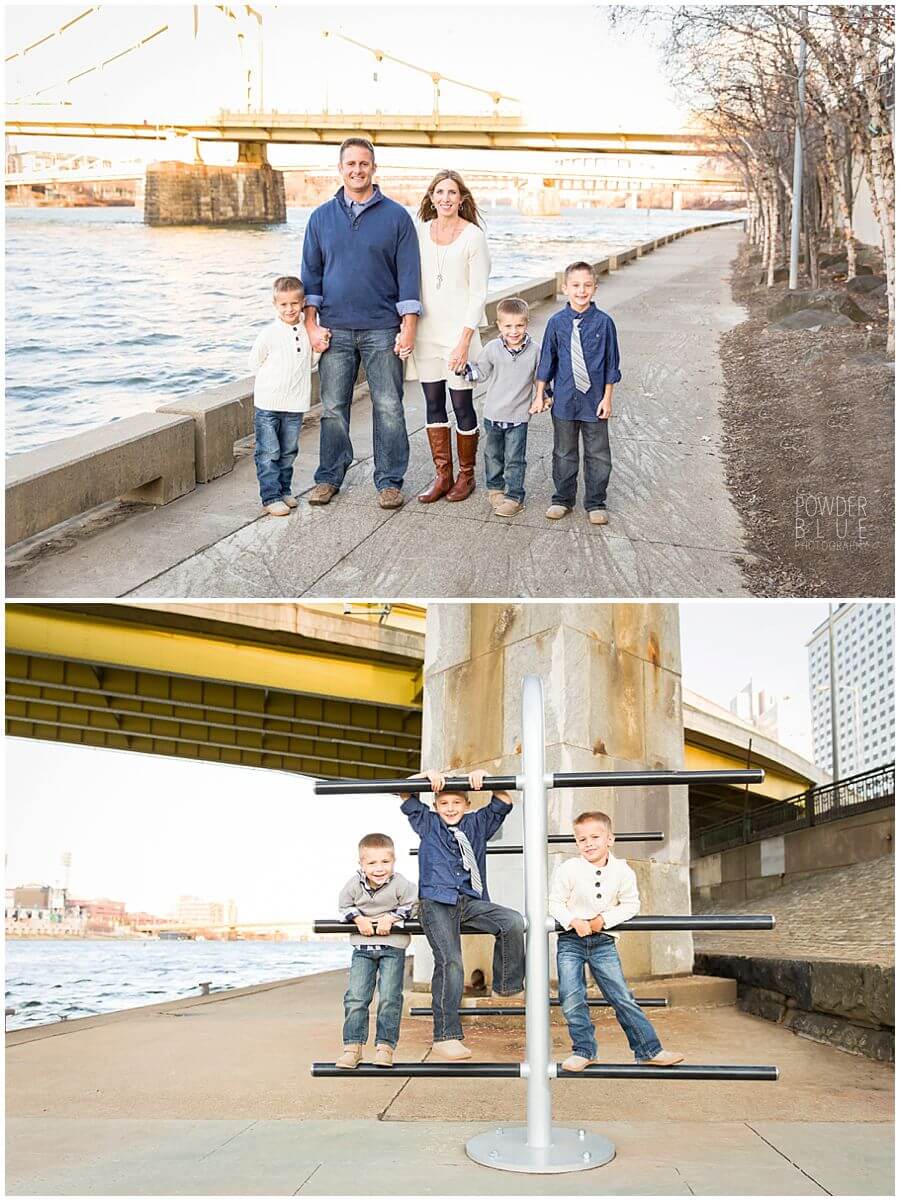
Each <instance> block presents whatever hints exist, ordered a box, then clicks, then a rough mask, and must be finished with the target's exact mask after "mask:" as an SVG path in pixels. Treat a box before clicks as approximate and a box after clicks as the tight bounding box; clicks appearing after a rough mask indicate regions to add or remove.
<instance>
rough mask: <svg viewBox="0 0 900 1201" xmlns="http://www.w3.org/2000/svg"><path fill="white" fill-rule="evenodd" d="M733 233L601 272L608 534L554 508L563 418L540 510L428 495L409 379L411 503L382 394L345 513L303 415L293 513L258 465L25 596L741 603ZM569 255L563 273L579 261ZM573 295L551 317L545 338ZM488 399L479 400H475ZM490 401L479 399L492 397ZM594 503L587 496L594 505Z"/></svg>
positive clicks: (538, 427)
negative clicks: (730, 468) (725, 453)
mask: <svg viewBox="0 0 900 1201" xmlns="http://www.w3.org/2000/svg"><path fill="white" fill-rule="evenodd" d="M741 236H742V235H741V233H740V231H739V230H738V229H737V228H736V227H735V226H721V227H718V228H713V229H710V230H705V231H702V232H700V233H696V234H691V235H690V237H686V238H680V239H678V240H677V241H675V242H673V243H670V244H669V245H667V246H663V247H661V248H660V249H659V250H657V251H655V252H654V253H653V254H652V255H649V256H647V257H646V258H641V259H638V260H636V261H634V262H632V263H629V264H627V265H626V266H625V267H623V268H622V269H620V270H619V271H617V272H614V273H612V274H611V275H604V276H602V277H601V281H600V286H599V288H598V291H597V296H596V303H597V304H598V305H599V306H600V307H601V308H603V309H606V310H607V311H609V312H610V313H611V314H612V315H613V317H614V318H615V321H616V325H617V327H618V331H619V342H620V350H621V355H622V372H623V379H622V382H621V384H619V385H618V386H617V387H616V390H615V397H614V414H613V418H612V423H611V428H610V438H611V442H612V447H613V475H612V480H611V484H610V492H609V517H610V521H609V525H608V526H602V527H599V526H591V525H590V524H589V523H588V520H587V517H586V515H585V513H584V510H583V509H582V508H580V507H579V508H577V509H576V510H575V511H574V512H573V513H571V514H570V515H569V516H567V517H565V518H563V519H562V520H561V521H558V522H550V521H548V520H547V519H546V518H545V516H544V512H545V510H546V508H547V505H548V504H549V501H550V495H551V491H552V483H551V478H550V462H551V450H552V426H551V421H550V418H549V415H546V414H545V415H542V416H540V417H537V418H535V419H534V420H533V421H532V423H531V426H530V429H529V438H528V470H527V473H526V490H527V494H528V495H527V499H526V507H525V510H524V512H523V513H521V514H519V515H518V516H517V517H514V518H512V519H503V518H499V517H495V516H494V515H493V514H492V512H491V509H490V506H489V505H488V502H487V498H486V493H485V490H484V476H483V467H482V462H483V460H482V456H481V455H480V454H479V460H478V477H477V480H478V488H477V490H476V492H475V493H474V495H473V496H471V497H470V498H469V499H468V500H466V501H464V502H462V503H459V504H448V503H446V502H444V501H439V502H437V503H436V504H433V505H421V504H418V503H417V502H416V499H415V497H416V494H417V493H418V492H419V491H421V489H423V488H424V487H426V486H427V484H428V483H429V482H430V480H431V479H432V475H433V471H432V464H431V458H430V454H429V451H428V444H427V440H426V437H425V428H424V421H425V417H424V404H423V401H422V397H421V389H420V387H419V385H418V384H410V385H408V387H407V425H408V427H409V430H410V443H411V445H410V466H409V471H408V473H407V477H406V483H405V487H404V494H405V496H406V498H407V503H406V505H405V507H404V508H403V509H400V510H398V511H385V510H382V509H379V508H378V505H377V503H376V496H375V491H374V488H373V486H372V459H371V455H372V432H371V403H370V402H369V400H368V398H367V397H363V398H361V399H359V400H357V401H355V402H354V406H353V415H352V422H351V429H352V436H353V444H354V449H355V451H356V454H357V456H358V462H357V463H356V464H355V465H354V466H353V467H351V469H350V471H349V473H348V475H347V478H346V481H345V484H344V487H343V488H342V490H341V492H340V494H339V495H338V496H337V497H336V498H335V500H333V501H332V503H331V504H330V505H329V506H328V507H327V508H324V509H322V508H320V509H315V508H311V507H310V506H309V505H307V504H306V503H305V501H303V500H302V494H303V493H304V492H306V491H308V490H309V489H310V488H311V487H312V476H313V472H314V471H315V468H316V465H317V461H318V435H319V430H318V426H319V417H318V413H313V414H311V415H310V418H309V419H308V420H307V422H306V423H305V425H304V433H303V435H302V438H301V450H300V456H299V458H298V467H297V469H296V471H295V490H297V491H298V493H300V494H301V504H300V507H299V509H298V510H296V511H295V512H294V513H293V514H292V516H291V517H290V518H280V519H279V518H272V517H265V516H261V510H260V508H259V504H258V494H257V489H256V478H255V472H254V467H253V462H252V460H251V459H249V458H244V459H241V460H239V461H238V463H237V465H236V467H235V470H234V471H232V472H231V473H230V474H229V475H227V476H223V477H221V478H220V479H217V480H215V481H213V482H212V483H210V484H207V485H202V486H200V487H198V488H197V489H196V490H195V491H194V492H193V493H191V494H190V495H188V496H186V497H183V498H182V499H180V500H177V501H173V502H172V503H171V504H169V505H166V506H164V507H162V508H160V509H156V510H152V511H142V512H138V513H135V514H132V515H129V516H127V517H125V518H124V519H117V518H116V517H115V515H114V514H111V513H107V514H105V515H104V514H94V515H92V516H91V517H90V518H85V519H80V520H79V521H75V522H72V523H69V525H68V526H66V527H60V528H59V529H58V531H56V532H55V533H54V535H52V536H50V537H49V538H44V539H37V540H35V542H34V543H33V544H31V545H30V546H29V547H26V548H22V549H19V550H17V551H16V552H15V554H14V555H13V556H12V558H11V559H10V560H9V563H8V569H7V591H8V594H9V595H10V596H12V597H16V596H34V597H40V596H57V597H63V596H82V597H83V596H96V597H114V596H115V597H118V596H143V597H163V596H169V597H191V596H217V597H260V598H262V597H303V596H346V597H371V596H409V597H414V596H430V597H435V596H444V597H456V596H458V597H469V596H495V597H506V596H522V597H528V596H536V597H557V596H572V597H578V596H610V597H631V596H712V597H717V596H743V595H747V586H746V584H745V581H744V577H743V573H742V570H741V561H742V560H745V559H746V557H747V556H746V551H745V547H744V543H743V534H742V527H741V520H740V515H739V514H738V513H737V511H736V510H735V508H734V506H733V505H732V502H731V500H730V498H729V495H728V492H727V489H726V485H725V478H724V471H723V464H722V460H721V458H720V445H721V434H722V427H721V422H720V419H719V411H718V406H719V403H720V402H721V399H722V395H723V382H722V371H721V366H720V363H719V354H718V339H719V335H720V334H721V333H722V332H723V331H725V330H727V329H730V328H732V327H733V326H734V325H736V324H738V323H739V322H740V321H741V320H743V317H744V313H743V310H742V309H741V308H739V307H738V306H737V305H735V304H734V303H733V301H732V300H731V292H730V284H729V279H730V264H731V262H732V260H733V259H734V257H735V255H736V254H737V249H738V245H739V242H740V238H741ZM561 265H562V264H561ZM556 307H558V306H555V305H542V306H540V307H539V308H537V309H536V310H535V311H534V314H533V320H532V326H531V329H532V333H533V334H535V335H539V334H540V333H541V332H542V330H543V328H544V325H545V324H546V321H547V319H548V317H549V316H550V314H551V313H552V312H553V311H554V310H555V308H556ZM479 395H480V393H479V392H476V399H477V397H478V396H479ZM479 407H480V406H479ZM579 504H580V501H579Z"/></svg>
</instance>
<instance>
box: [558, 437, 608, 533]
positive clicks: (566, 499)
mask: <svg viewBox="0 0 900 1201" xmlns="http://www.w3.org/2000/svg"><path fill="white" fill-rule="evenodd" d="M579 434H580V435H581V445H582V448H583V451H584V507H585V509H587V511H588V513H590V512H592V510H594V509H605V508H606V489H607V485H608V484H609V475H610V472H611V471H612V455H611V453H610V449H609V421H567V420H566V419H565V418H564V417H554V418H553V488H554V492H553V503H554V504H555V505H565V506H566V508H568V509H573V508H574V507H575V492H576V489H577V488H578V435H579Z"/></svg>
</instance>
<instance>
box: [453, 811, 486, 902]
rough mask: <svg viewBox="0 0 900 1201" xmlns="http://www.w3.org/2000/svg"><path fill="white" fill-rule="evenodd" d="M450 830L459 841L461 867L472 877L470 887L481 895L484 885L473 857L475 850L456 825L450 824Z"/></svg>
mask: <svg viewBox="0 0 900 1201" xmlns="http://www.w3.org/2000/svg"><path fill="white" fill-rule="evenodd" d="M450 830H451V832H452V834H453V837H454V838H455V839H456V841H457V842H458V843H459V849H460V852H461V854H462V861H463V867H464V868H465V869H466V871H468V873H469V875H470V876H471V877H472V887H473V888H474V890H475V891H476V892H477V893H478V895H479V896H481V894H482V893H483V892H484V885H483V884H482V883H481V872H480V871H479V870H478V863H477V861H476V859H475V852H474V851H473V850H472V844H471V843H470V842H469V840H468V838H466V836H465V834H463V832H462V830H457V828H456V826H451V827H450Z"/></svg>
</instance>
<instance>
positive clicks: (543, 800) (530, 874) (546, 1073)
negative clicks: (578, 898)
mask: <svg viewBox="0 0 900 1201" xmlns="http://www.w3.org/2000/svg"><path fill="white" fill-rule="evenodd" d="M548 782H549V783H552V777H548V776H546V775H545V774H544V688H543V685H542V683H541V680H540V677H539V676H526V677H525V678H524V680H523V681H522V775H521V776H517V777H516V787H517V788H519V789H521V790H522V794H523V796H522V802H523V805H524V812H523V816H522V822H523V827H524V833H523V838H522V842H523V850H524V858H525V917H526V921H527V934H526V947H525V1063H523V1064H521V1065H520V1071H521V1074H522V1075H523V1076H524V1077H525V1078H526V1080H527V1081H528V1087H527V1099H526V1106H527V1108H526V1113H527V1121H526V1124H525V1126H524V1127H523V1126H506V1127H504V1126H500V1127H497V1128H496V1129H493V1130H486V1131H484V1133H482V1134H476V1135H475V1137H474V1138H470V1139H469V1141H468V1142H467V1143H466V1154H467V1155H468V1156H469V1158H470V1159H474V1160H475V1162H476V1163H480V1164H484V1165H485V1166H486V1167H489V1168H501V1169H503V1170H504V1171H507V1172H532V1173H550V1172H580V1171H584V1170H585V1169H586V1168H599V1167H600V1165H601V1164H604V1163H609V1161H610V1160H611V1159H612V1158H613V1157H614V1156H615V1153H616V1149H615V1147H614V1145H613V1144H612V1143H611V1142H610V1141H609V1139H608V1138H604V1137H603V1135H602V1134H592V1133H590V1132H589V1131H587V1130H569V1129H566V1128H565V1127H561V1126H554V1125H553V1124H552V1110H551V1097H550V1078H551V1076H555V1075H556V1064H554V1063H552V1062H551V1060H550V955H549V944H548V941H547V940H548V938H549V931H550V928H551V924H550V922H549V921H548V918H549V900H548V896H547V892H548V890H547V785H548Z"/></svg>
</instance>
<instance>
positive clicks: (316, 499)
mask: <svg viewBox="0 0 900 1201" xmlns="http://www.w3.org/2000/svg"><path fill="white" fill-rule="evenodd" d="M336 495H337V488H335V486H334V484H316V486H315V488H313V490H312V492H310V494H309V496H307V498H306V499H307V500H308V501H309V503H310V504H311V505H327V504H328V502H329V501H330V500H331V498H332V497H333V496H336Z"/></svg>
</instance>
